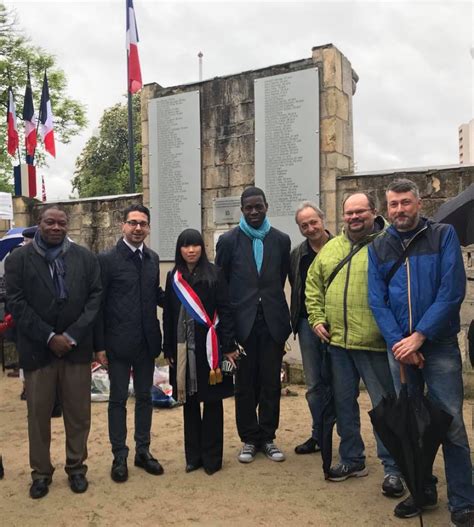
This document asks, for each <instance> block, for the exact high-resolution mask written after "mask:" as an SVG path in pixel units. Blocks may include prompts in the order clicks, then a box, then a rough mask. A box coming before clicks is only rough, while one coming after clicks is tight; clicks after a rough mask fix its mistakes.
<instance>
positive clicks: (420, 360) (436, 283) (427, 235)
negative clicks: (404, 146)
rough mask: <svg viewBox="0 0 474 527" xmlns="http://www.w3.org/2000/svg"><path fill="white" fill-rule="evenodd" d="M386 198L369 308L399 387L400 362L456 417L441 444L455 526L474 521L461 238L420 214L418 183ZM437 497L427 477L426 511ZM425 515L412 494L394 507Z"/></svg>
mask: <svg viewBox="0 0 474 527" xmlns="http://www.w3.org/2000/svg"><path fill="white" fill-rule="evenodd" d="M386 195H387V212H388V218H389V220H390V222H391V224H392V225H391V226H390V227H389V228H388V229H387V231H386V232H385V233H384V234H383V235H382V236H379V237H378V238H377V239H376V240H375V241H374V243H373V244H372V245H371V246H370V247H369V303H370V307H371V308H372V311H373V313H374V316H375V319H376V321H377V324H378V325H379V327H380V330H381V332H382V334H383V336H384V338H385V340H386V342H387V346H388V351H389V360H390V363H391V364H390V365H391V370H392V376H393V378H394V383H395V387H396V388H397V390H399V388H400V377H399V372H400V363H402V364H405V365H406V366H405V370H406V374H407V380H408V385H409V390H410V391H411V392H412V393H413V392H414V391H417V390H423V386H424V385H426V386H427V390H428V397H429V398H430V399H431V400H433V401H434V402H435V403H436V405H438V406H439V407H440V408H442V409H443V410H445V411H446V412H448V413H449V414H451V415H452V416H453V421H452V423H451V426H450V428H449V431H448V436H447V439H446V441H445V442H444V444H443V453H444V463H445V471H446V482H447V488H448V502H449V509H450V511H451V525H453V526H455V527H458V526H468V525H469V526H471V525H474V523H473V522H474V487H473V485H472V466H471V459H470V449H469V443H468V439H467V435H466V429H465V426H464V421H463V415H462V406H463V380H462V362H461V355H460V352H459V346H458V342H457V333H458V332H459V329H460V317H459V310H460V307H461V303H462V301H463V299H464V295H465V288H466V275H465V271H464V265H463V261H462V255H461V249H460V246H459V240H458V238H457V236H456V233H455V231H454V229H453V227H452V226H451V225H444V224H440V223H434V222H432V221H429V220H427V219H425V218H422V217H421V216H420V210H421V199H420V195H419V190H418V187H417V186H416V184H415V183H413V182H412V181H410V180H407V179H400V180H395V181H393V182H392V183H391V184H390V185H389V186H388V189H387V194H386ZM404 250H406V252H405V253H403V251H404ZM401 256H404V257H403V259H401ZM396 264H398V266H396V267H394V265H396ZM392 268H393V271H392ZM390 275H391V278H390ZM437 499H438V497H437V492H436V478H434V477H433V476H432V477H431V479H430V481H426V482H425V503H424V506H423V509H425V508H426V509H429V508H434V507H435V506H436V505H437ZM420 513H421V510H420V509H419V508H418V507H417V506H416V505H415V503H414V501H413V499H412V497H411V496H410V497H408V498H407V499H406V500H404V501H402V502H401V503H399V504H398V505H397V506H396V508H395V515H396V516H398V517H399V518H410V517H413V516H417V515H419V514H420Z"/></svg>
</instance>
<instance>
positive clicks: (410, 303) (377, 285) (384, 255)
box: [369, 218, 466, 350]
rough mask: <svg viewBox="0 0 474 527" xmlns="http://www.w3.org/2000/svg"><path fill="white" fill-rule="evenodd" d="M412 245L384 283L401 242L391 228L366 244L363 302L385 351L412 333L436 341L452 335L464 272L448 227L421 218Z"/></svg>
mask: <svg viewBox="0 0 474 527" xmlns="http://www.w3.org/2000/svg"><path fill="white" fill-rule="evenodd" d="M409 243H410V244H414V245H413V247H412V248H411V250H410V252H409V255H408V257H407V258H405V261H404V262H403V263H402V265H401V266H400V267H399V268H398V270H397V271H396V273H395V275H394V276H393V278H392V279H391V281H390V283H389V284H388V285H387V284H386V281H385V278H386V276H387V274H388V273H389V271H390V269H391V268H392V266H393V264H394V263H395V262H396V261H397V259H398V257H399V256H400V254H401V253H402V251H403V249H404V246H403V243H402V240H401V238H400V236H399V234H398V232H397V230H396V229H395V228H394V227H393V226H391V227H389V228H388V229H387V230H386V231H385V232H384V233H383V234H382V235H381V236H379V237H378V238H376V239H375V240H374V242H373V243H372V244H371V245H370V246H369V305H370V307H371V309H372V312H373V314H374V317H375V320H376V321H377V324H378V326H379V328H380V331H381V332H382V334H383V336H384V338H385V341H386V342H387V347H388V349H390V350H391V349H392V347H393V346H394V344H396V343H397V342H399V341H400V340H401V339H402V338H404V337H407V336H409V335H411V334H412V333H413V332H414V331H418V332H420V333H422V334H423V335H425V336H426V338H427V339H428V340H431V341H433V340H434V341H436V340H439V339H444V338H447V337H452V336H455V335H457V333H458V332H459V329H460V318H459V310H460V307H461V304H462V301H463V299H464V295H465V292H466V273H465V270H464V264H463V260H462V253H461V248H460V245H459V240H458V237H457V235H456V232H455V230H454V228H453V227H452V226H451V225H445V224H442V223H435V222H432V221H430V220H426V219H424V218H423V219H422V220H421V226H420V228H419V230H418V231H417V232H416V234H415V235H414V237H413V238H412V239H411V240H410V242H409Z"/></svg>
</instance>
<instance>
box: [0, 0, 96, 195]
mask: <svg viewBox="0 0 474 527" xmlns="http://www.w3.org/2000/svg"><path fill="white" fill-rule="evenodd" d="M28 62H29V63H30V73H31V86H32V90H33V99H34V105H35V113H36V116H38V111H39V105H40V99H41V87H42V84H43V76H44V71H45V69H46V70H47V73H48V83H49V93H50V97H51V106H52V109H53V115H54V136H55V139H56V142H61V143H69V142H70V140H71V138H72V137H73V136H74V135H77V134H78V133H79V132H80V131H81V130H82V129H83V128H84V127H85V126H86V124H87V119H86V114H85V109H84V106H83V105H82V104H81V103H79V102H78V101H75V100H73V99H70V98H69V97H68V96H67V93H66V87H67V81H66V76H65V74H64V72H63V71H62V70H61V69H59V68H58V67H57V66H56V59H55V58H54V56H53V55H50V54H48V53H47V52H45V51H44V50H43V49H41V48H39V47H36V46H33V45H31V44H30V43H29V39H28V37H26V36H25V35H24V34H23V32H22V30H21V29H20V28H19V27H18V23H17V20H16V18H15V16H14V14H13V13H12V12H11V11H9V10H8V9H7V8H6V7H5V5H4V4H3V3H0V102H1V105H0V107H1V108H2V115H0V191H11V187H12V185H11V178H12V173H13V168H12V167H13V165H14V164H17V163H18V157H16V158H15V159H14V158H12V157H11V156H9V155H8V153H7V151H6V132H7V129H6V118H5V117H4V116H5V115H6V111H7V110H6V108H7V89H8V86H10V85H11V86H12V88H13V93H14V96H15V106H16V115H17V121H18V129H19V133H20V151H21V157H22V162H24V159H25V151H24V138H23V133H22V132H23V126H22V121H21V115H22V113H23V97H24V94H25V85H26V75H27V64H28ZM35 160H36V164H37V165H38V166H41V165H43V166H44V165H45V164H46V160H45V155H44V153H43V146H42V143H41V141H40V140H39V141H38V148H37V150H36V155H35Z"/></svg>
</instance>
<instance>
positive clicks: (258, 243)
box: [239, 216, 272, 274]
mask: <svg viewBox="0 0 474 527" xmlns="http://www.w3.org/2000/svg"><path fill="white" fill-rule="evenodd" d="M239 227H240V230H241V231H242V232H243V233H244V234H245V235H246V236H248V237H249V238H250V239H251V240H252V250H253V258H254V260H255V265H256V266H257V272H258V274H260V270H261V269H262V262H263V240H264V239H265V236H266V235H267V234H268V231H269V230H270V229H271V227H272V226H271V225H270V222H269V221H268V218H265V219H264V220H263V223H262V224H261V225H260V227H259V228H258V229H254V228H253V227H251V226H250V225H249V224H248V223H247V222H246V221H245V218H244V217H243V216H241V217H240V223H239Z"/></svg>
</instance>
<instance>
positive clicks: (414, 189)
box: [386, 178, 420, 199]
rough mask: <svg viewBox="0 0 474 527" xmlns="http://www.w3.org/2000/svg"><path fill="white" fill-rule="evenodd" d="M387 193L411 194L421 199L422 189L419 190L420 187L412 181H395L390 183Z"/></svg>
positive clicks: (402, 179) (403, 179)
mask: <svg viewBox="0 0 474 527" xmlns="http://www.w3.org/2000/svg"><path fill="white" fill-rule="evenodd" d="M386 192H396V193H397V194H401V193H402V192H411V193H412V194H413V195H414V196H415V198H417V199H420V189H419V188H418V185H417V184H416V183H415V182H414V181H412V180H411V179H406V178H400V179H394V180H393V181H392V182H391V183H389V185H388V187H387V190H386Z"/></svg>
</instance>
